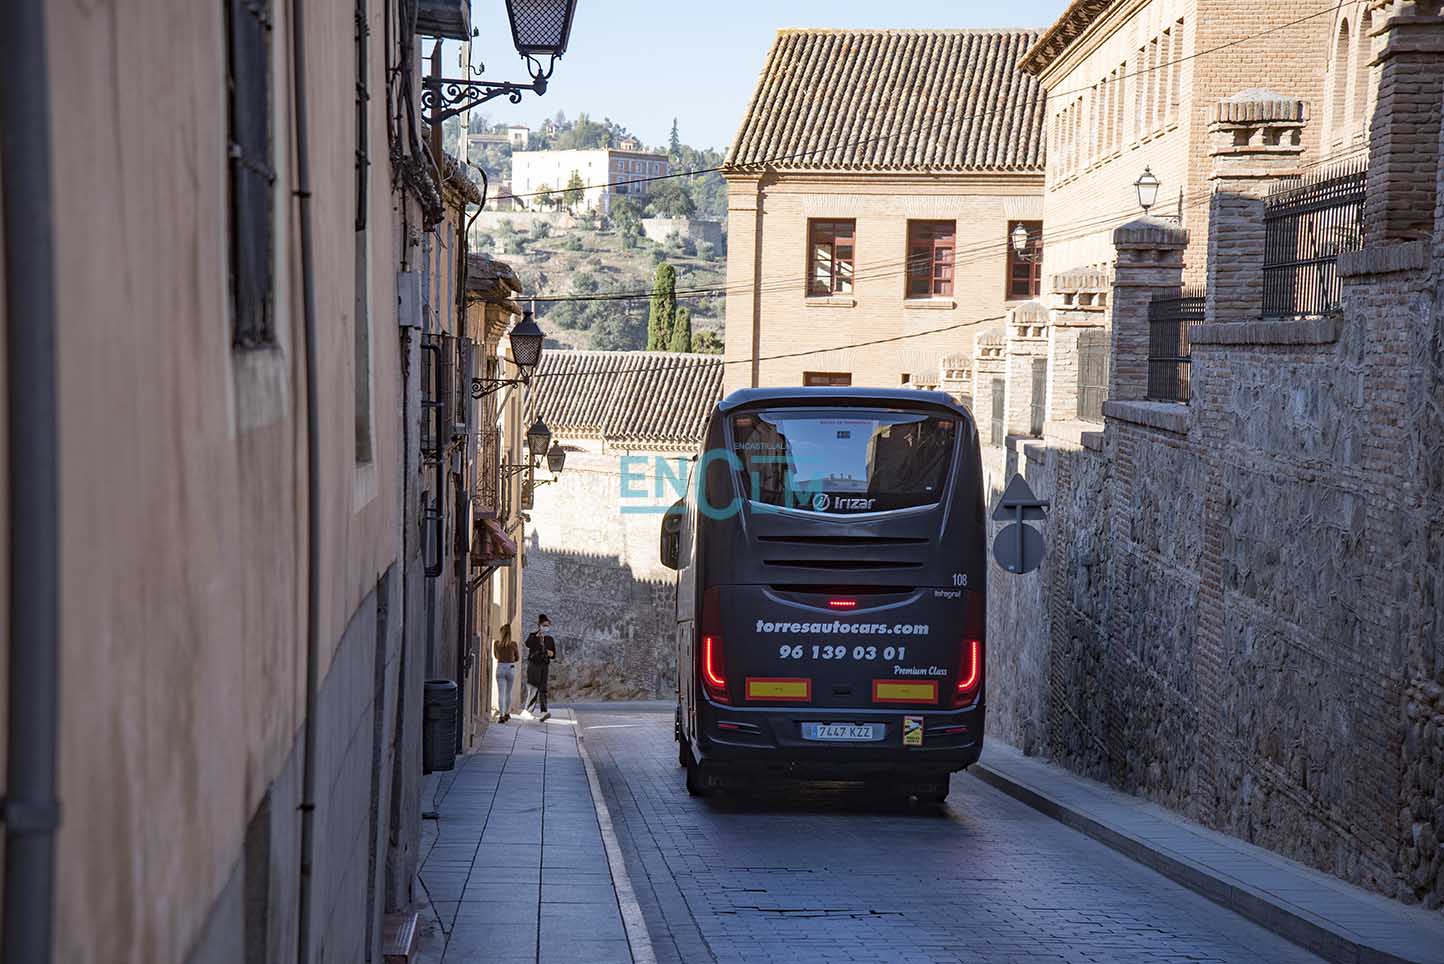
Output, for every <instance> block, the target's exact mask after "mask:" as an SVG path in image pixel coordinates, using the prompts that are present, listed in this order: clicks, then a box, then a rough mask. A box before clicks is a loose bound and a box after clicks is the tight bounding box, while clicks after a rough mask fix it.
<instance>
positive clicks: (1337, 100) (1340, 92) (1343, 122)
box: [1329, 20, 1349, 144]
mask: <svg viewBox="0 0 1444 964" xmlns="http://www.w3.org/2000/svg"><path fill="white" fill-rule="evenodd" d="M1329 73H1330V75H1331V76H1330V78H1329V79H1330V82H1331V94H1330V97H1329V114H1330V118H1329V131H1330V136H1331V138H1332V140H1333V142H1334V143H1335V144H1337V143H1339V142H1341V141H1343V140H1344V138H1345V137H1347V136H1348V131H1349V21H1347V20H1344V21H1341V22H1340V23H1339V36H1338V39H1337V40H1336V41H1335V42H1334V59H1333V62H1332V63H1331V64H1329Z"/></svg>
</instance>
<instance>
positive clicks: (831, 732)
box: [802, 723, 883, 743]
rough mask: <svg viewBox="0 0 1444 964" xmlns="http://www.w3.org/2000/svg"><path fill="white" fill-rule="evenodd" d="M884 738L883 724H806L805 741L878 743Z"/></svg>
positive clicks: (804, 725) (804, 728) (804, 729)
mask: <svg viewBox="0 0 1444 964" xmlns="http://www.w3.org/2000/svg"><path fill="white" fill-rule="evenodd" d="M882 737H883V725H882V724H881V723H804V724H802V738H803V739H804V740H821V741H823V742H828V741H834V742H839V743H867V742H876V741H878V740H881V739H882Z"/></svg>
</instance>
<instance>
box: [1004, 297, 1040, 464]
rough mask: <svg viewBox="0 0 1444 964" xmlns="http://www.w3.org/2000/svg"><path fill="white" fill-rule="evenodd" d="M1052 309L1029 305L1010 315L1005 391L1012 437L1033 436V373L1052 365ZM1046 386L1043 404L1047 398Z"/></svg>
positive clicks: (1035, 304) (1007, 416) (1015, 309)
mask: <svg viewBox="0 0 1444 964" xmlns="http://www.w3.org/2000/svg"><path fill="white" fill-rule="evenodd" d="M1048 320H1049V319H1048V309H1047V308H1045V307H1043V305H1042V304H1040V303H1039V302H1036V301H1029V302H1025V303H1024V304H1021V305H1019V306H1018V307H1016V308H1014V309H1013V310H1012V311H1010V312H1009V313H1008V328H1007V332H1008V357H1007V379H1008V381H1007V387H1006V388H1005V389H1004V392H1003V405H1004V409H1005V410H1006V413H1007V414H1006V416H1005V419H1006V422H1005V424H1006V426H1007V431H1008V434H1009V435H1032V434H1033V425H1032V421H1033V390H1034V380H1033V370H1034V367H1035V366H1036V365H1046V364H1047V363H1048ZM1046 386H1047V383H1046V382H1045V383H1044V388H1043V392H1044V397H1043V398H1040V399H1038V402H1039V404H1043V403H1044V402H1046V399H1047V387H1046Z"/></svg>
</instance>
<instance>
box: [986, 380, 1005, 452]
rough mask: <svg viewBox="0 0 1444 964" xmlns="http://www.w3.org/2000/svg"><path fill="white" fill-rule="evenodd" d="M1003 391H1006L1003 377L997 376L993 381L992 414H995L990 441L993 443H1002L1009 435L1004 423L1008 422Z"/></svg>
mask: <svg viewBox="0 0 1444 964" xmlns="http://www.w3.org/2000/svg"><path fill="white" fill-rule="evenodd" d="M1003 391H1004V382H1003V379H1001V378H996V377H995V378H994V379H993V383H992V393H993V396H992V401H993V412H992V416H993V417H992V426H991V428H992V437H991V439H990V441H991V442H992V444H994V445H1002V444H1003V442H1004V441H1005V440H1006V439H1007V437H1008V433H1007V431H1006V430H1005V424H1004V423H1005V422H1006V418H1005V414H1004V411H1003Z"/></svg>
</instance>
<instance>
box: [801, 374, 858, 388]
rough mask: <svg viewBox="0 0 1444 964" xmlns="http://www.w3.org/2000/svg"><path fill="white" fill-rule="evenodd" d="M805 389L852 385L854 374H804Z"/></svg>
mask: <svg viewBox="0 0 1444 964" xmlns="http://www.w3.org/2000/svg"><path fill="white" fill-rule="evenodd" d="M802 384H803V387H812V386H817V385H840V386H847V385H851V384H852V372H803V373H802Z"/></svg>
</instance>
